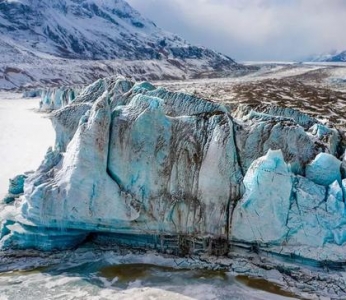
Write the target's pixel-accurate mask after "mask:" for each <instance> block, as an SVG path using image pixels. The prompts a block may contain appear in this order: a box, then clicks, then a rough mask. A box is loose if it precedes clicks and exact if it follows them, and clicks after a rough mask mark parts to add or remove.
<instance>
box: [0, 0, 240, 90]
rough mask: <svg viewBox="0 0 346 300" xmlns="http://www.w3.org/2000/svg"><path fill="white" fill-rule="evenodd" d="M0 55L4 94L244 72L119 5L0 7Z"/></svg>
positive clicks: (70, 0) (71, 0)
mask: <svg viewBox="0 0 346 300" xmlns="http://www.w3.org/2000/svg"><path fill="white" fill-rule="evenodd" d="M0 53H1V58H0V69H1V71H2V72H1V73H3V74H2V78H0V86H1V87H3V88H4V87H5V88H6V87H7V88H11V87H15V86H21V85H23V84H28V83H29V84H30V83H31V84H33V83H34V82H35V81H40V82H41V83H52V82H53V83H54V82H61V81H62V82H64V83H66V82H67V83H84V82H88V81H91V80H94V79H95V78H97V77H103V76H105V75H109V74H113V73H121V74H123V75H133V76H135V77H137V78H138V77H140V78H143V79H144V78H150V79H156V78H155V77H157V79H159V78H160V79H161V78H184V77H195V76H199V75H200V74H201V73H212V74H209V75H207V76H213V75H215V74H214V72H224V71H234V70H243V69H245V68H244V67H242V66H240V65H238V64H236V63H235V62H234V61H233V60H232V59H231V58H229V57H227V56H225V55H222V54H220V53H217V52H215V51H213V50H209V49H207V48H204V47H199V46H194V45H191V44H189V43H188V42H187V41H185V40H184V39H182V38H180V37H178V36H177V35H175V34H172V33H169V32H166V31H164V30H162V29H160V28H159V27H157V26H156V25H155V24H154V23H153V22H152V21H150V20H148V19H146V18H144V17H142V16H141V15H140V14H139V12H137V11H136V10H134V9H133V8H132V7H131V6H129V5H128V4H127V3H126V2H125V1H123V0H2V1H1V0H0ZM63 59H64V61H63ZM66 60H68V61H66ZM110 60H112V62H111V61H110ZM114 60H116V62H115V61H114ZM42 61H43V62H42ZM86 61H88V62H86ZM90 61H94V62H95V61H97V62H95V63H90ZM100 61H103V62H104V61H107V62H104V64H105V66H104V65H102V63H101V64H100ZM124 61H125V62H124ZM143 61H144V62H143ZM119 62H120V63H119ZM134 62H136V63H134ZM33 66H34V69H35V70H33V69H32V68H31V67H33ZM69 66H70V67H71V68H69ZM72 66H73V67H72ZM128 68H130V70H128ZM71 69H72V70H73V73H71V71H72V70H71ZM1 73H0V76H1ZM76 73H77V74H76ZM45 75H48V77H46V76H45ZM62 75H64V76H62ZM98 75H100V76H98ZM66 78H67V79H66ZM65 81H66V82H65Z"/></svg>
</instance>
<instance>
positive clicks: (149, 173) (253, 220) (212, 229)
mask: <svg viewBox="0 0 346 300" xmlns="http://www.w3.org/2000/svg"><path fill="white" fill-rule="evenodd" d="M71 95H73V96H71ZM42 97H43V98H44V97H45V99H47V101H46V102H45V104H46V105H47V108H48V109H53V110H54V111H53V112H52V113H51V114H50V118H51V121H52V124H53V127H54V129H55V131H56V141H55V146H54V147H53V148H50V149H48V151H47V153H46V156H45V158H44V159H43V161H42V163H41V166H40V167H39V168H38V169H37V170H36V171H35V172H33V173H28V174H26V175H25V177H20V178H18V180H19V179H20V180H22V181H24V188H23V191H22V190H20V191H18V195H17V196H18V197H17V198H16V199H15V201H7V203H5V204H3V209H2V210H1V212H0V220H1V226H0V247H1V248H2V249H5V250H6V249H31V248H34V249H40V250H46V251H48V250H56V249H68V248H73V247H75V246H78V245H79V244H81V243H82V242H83V241H85V240H90V239H93V240H95V241H97V242H100V243H110V242H115V243H124V244H127V245H130V246H138V247H148V245H149V246H150V247H154V248H156V249H158V250H162V251H163V252H171V251H174V253H177V254H188V253H196V252H198V251H206V252H208V253H210V254H227V252H228V250H229V248H230V245H232V244H233V243H238V244H243V245H256V247H260V248H263V249H266V251H273V252H277V253H281V252H282V253H286V254H287V255H289V254H296V255H300V256H302V257H306V258H313V259H316V260H322V258H321V257H323V260H336V259H337V260H342V259H345V256H346V255H345V254H343V253H346V251H345V250H346V248H345V243H346V228H345V226H346V213H345V212H346V211H345V201H346V194H345V192H346V179H345V172H344V166H345V163H344V161H343V159H345V158H344V156H343V154H344V152H345V147H344V143H343V139H342V136H343V135H342V133H341V132H340V130H337V129H335V128H333V126H332V125H330V124H329V125H328V124H322V123H320V122H319V121H318V120H316V119H314V118H313V117H311V116H308V115H306V114H304V113H302V112H299V111H297V110H294V109H291V108H281V107H276V106H270V107H264V108H263V109H262V110H257V111H254V110H251V109H249V107H246V106H242V105H241V104H240V105H238V106H234V107H227V106H225V105H223V104H220V103H217V102H212V101H207V100H204V99H200V98H198V97H195V96H193V95H189V94H184V93H177V92H170V91H169V90H167V89H165V88H162V87H155V86H154V85H152V84H150V83H148V82H141V83H135V82H132V81H131V80H128V79H126V78H121V77H109V78H105V79H99V80H98V81H96V82H94V83H93V84H91V85H90V86H88V87H86V88H85V89H84V90H73V89H71V90H66V89H64V90H63V89H61V90H59V91H58V90H56V91H55V92H54V93H52V92H43V93H42ZM48 99H53V100H48ZM20 180H19V183H18V186H19V188H20V183H21V182H20ZM15 196H16V195H15ZM331 247H332V249H333V251H331V250H330V249H331ZM283 249H284V250H283ZM312 249H315V251H314V250H312ZM334 250H335V251H334ZM335 253H338V255H335Z"/></svg>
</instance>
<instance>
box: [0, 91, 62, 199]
mask: <svg viewBox="0 0 346 300" xmlns="http://www.w3.org/2000/svg"><path fill="white" fill-rule="evenodd" d="M38 101H39V100H38V99H37V98H36V99H23V98H22V96H21V94H15V93H5V92H0V157H1V158H2V159H1V164H0V166H1V168H0V198H3V196H4V195H5V194H6V193H7V188H8V180H9V178H12V177H13V176H16V175H18V174H20V173H23V172H26V171H29V170H34V169H36V168H37V167H38V166H39V164H40V162H41V160H42V158H43V157H44V154H45V153H46V151H47V148H48V147H49V146H53V144H54V137H55V133H54V130H53V127H52V126H51V122H50V120H48V119H47V118H45V115H44V114H41V113H37V112H35V110H36V109H37V108H38Z"/></svg>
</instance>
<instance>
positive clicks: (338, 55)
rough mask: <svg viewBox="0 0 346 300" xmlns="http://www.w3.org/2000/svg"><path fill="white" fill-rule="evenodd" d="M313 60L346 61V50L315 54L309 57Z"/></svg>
mask: <svg viewBox="0 0 346 300" xmlns="http://www.w3.org/2000/svg"><path fill="white" fill-rule="evenodd" d="M308 61H312V62H346V50H344V51H341V52H340V51H331V52H329V53H324V54H320V55H314V56H311V57H309V58H308Z"/></svg>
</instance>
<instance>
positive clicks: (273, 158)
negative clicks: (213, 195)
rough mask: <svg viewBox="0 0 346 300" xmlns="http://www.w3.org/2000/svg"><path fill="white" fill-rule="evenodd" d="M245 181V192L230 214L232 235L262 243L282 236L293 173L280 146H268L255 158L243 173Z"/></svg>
mask: <svg viewBox="0 0 346 300" xmlns="http://www.w3.org/2000/svg"><path fill="white" fill-rule="evenodd" d="M244 185H245V189H246V192H245V194H244V196H243V198H242V200H241V201H240V203H239V204H238V206H237V208H236V210H235V211H234V215H233V224H232V229H233V237H234V238H235V239H238V240H243V239H246V240H250V241H258V242H262V243H279V242H281V241H282V240H284V238H285V237H286V233H287V221H288V213H289V209H290V196H291V191H292V173H291V172H290V169H289V167H288V165H287V164H286V163H285V161H284V158H283V155H282V152H281V150H275V151H272V150H269V151H268V153H267V155H265V156H263V157H261V158H259V159H257V160H255V161H254V162H253V163H252V164H251V166H250V168H249V170H248V171H247V173H246V175H245V178H244ZM269 187H271V188H269Z"/></svg>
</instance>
